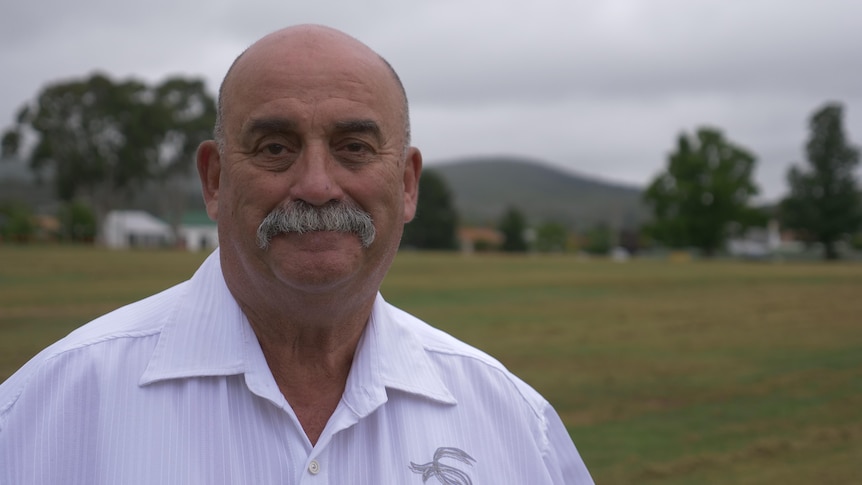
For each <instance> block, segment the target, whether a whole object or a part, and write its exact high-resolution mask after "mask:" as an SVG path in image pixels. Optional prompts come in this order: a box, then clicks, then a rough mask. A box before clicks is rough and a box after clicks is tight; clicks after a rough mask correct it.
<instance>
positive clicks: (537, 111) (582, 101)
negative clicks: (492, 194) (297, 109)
mask: <svg viewBox="0 0 862 485" xmlns="http://www.w3.org/2000/svg"><path fill="white" fill-rule="evenodd" d="M3 10H4V11H3V15H2V16H0V63H2V65H3V66H4V73H5V74H4V79H3V87H4V89H3V90H2V92H0V126H5V125H6V124H7V123H11V122H12V120H13V116H14V112H15V111H16V110H17V108H18V107H19V106H20V105H21V104H22V103H23V102H25V101H28V100H31V99H32V98H33V97H34V96H35V95H36V94H37V93H38V91H39V89H40V88H41V87H42V86H44V85H45V84H47V83H49V82H55V81H57V80H60V79H67V78H70V77H83V76H86V75H88V74H89V73H91V72H93V71H95V70H100V71H103V72H107V73H109V74H111V75H113V76H115V77H128V76H136V77H140V78H143V79H147V80H151V81H155V80H159V79H161V78H164V77H165V76H167V75H170V74H184V75H188V76H196V77H203V78H204V79H206V80H207V83H208V86H209V87H210V89H211V91H213V92H215V90H216V88H217V86H218V83H219V82H220V79H221V77H222V75H223V74H224V71H225V70H226V69H227V67H228V65H229V64H230V62H231V61H232V60H233V58H234V57H235V56H236V55H237V54H239V52H240V51H241V50H242V49H244V48H245V47H246V46H248V45H249V44H250V43H251V42H253V41H254V40H255V39H257V38H258V37H260V36H261V35H264V34H265V33H267V32H270V31H272V30H275V29H277V28H279V27H281V26H284V25H289V24H295V23H322V24H327V25H331V26H333V27H336V28H339V29H342V30H344V31H346V32H348V33H350V34H352V35H354V36H356V37H357V38H359V39H360V40H362V41H364V42H366V43H367V44H369V45H370V46H371V47H372V48H374V49H376V50H377V51H378V52H380V53H381V54H382V55H384V57H386V58H387V59H389V61H390V62H391V63H392V64H393V65H394V66H395V68H396V69H397V70H398V71H399V73H400V74H401V76H402V78H403V80H404V82H405V85H406V87H407V90H408V94H409V96H410V98H411V103H412V112H413V116H414V121H413V123H414V137H415V142H416V144H417V145H419V146H420V147H421V148H422V149H423V152H424V153H425V156H426V160H429V161H430V163H431V164H432V165H433V163H434V162H435V161H436V160H445V159H451V158H454V157H457V156H460V155H471V154H472V155H475V154H517V155H525V156H530V157H532V158H536V159H541V160H545V161H547V162H549V163H552V164H555V165H558V166H561V167H565V168H567V169H569V170H573V171H577V172H580V173H586V174H591V175H595V176H599V177H601V178H605V179H609V180H617V181H623V182H627V183H633V184H638V185H644V184H646V183H647V182H648V181H649V179H650V177H652V176H653V175H654V174H655V173H656V172H657V171H658V170H660V169H661V168H662V167H663V166H664V163H665V160H666V157H667V153H668V151H669V150H670V149H672V147H673V146H674V139H675V137H676V136H677V135H678V134H679V133H680V132H681V131H689V132H691V131H693V130H694V129H696V128H697V127H698V126H702V125H710V126H716V127H718V128H721V129H723V130H724V132H725V134H726V135H727V136H728V137H729V138H730V139H731V140H732V141H734V142H736V143H738V144H740V145H742V146H745V147H746V148H748V149H749V150H751V151H753V152H754V153H755V154H756V155H758V157H759V165H758V170H757V177H758V182H759V183H760V185H761V187H762V188H763V189H764V195H765V197H767V198H772V199H774V198H776V197H778V196H780V195H781V193H782V192H783V191H784V181H783V180H784V173H785V172H786V170H787V168H788V166H789V163H790V162H792V161H798V160H800V159H801V158H802V146H803V144H804V142H805V137H806V136H807V132H806V122H807V117H808V116H809V115H810V114H811V112H812V111H813V110H814V109H816V108H817V107H819V106H820V105H821V104H822V103H824V102H826V101H830V100H837V101H841V102H843V103H844V105H845V107H846V116H847V118H846V128H847V131H848V134H849V136H850V137H851V139H852V140H854V141H855V142H856V143H860V142H862V65H860V64H859V63H858V62H856V57H857V55H858V54H857V51H858V47H857V46H858V45H862V29H858V27H857V23H858V19H859V18H860V16H862V2H851V1H842V0H821V1H818V2H806V1H801V0H797V1H777V0H750V1H746V2H727V1H721V0H704V1H696V2H693V1H689V0H651V1H649V2H644V1H639V0H603V1H601V2H595V1H587V0H575V1H572V0H559V1H553V0H537V1H534V2H528V3H524V2H522V1H519V2H515V1H512V0H496V1H491V0H487V1H482V0H463V1H455V0H443V1H433V2H432V1H426V2H400V1H395V0H375V1H371V2H364V3H359V2H337V1H320V2H271V1H269V0H266V1H265V0H250V1H247V2H229V1H225V0H216V1H210V2H202V1H200V0H154V1H151V2H132V1H128V0H122V1H113V2H109V1H104V0H79V1H76V2H64V1H60V0H43V1H39V2H16V3H15V4H13V5H7V6H5V7H4V9H3Z"/></svg>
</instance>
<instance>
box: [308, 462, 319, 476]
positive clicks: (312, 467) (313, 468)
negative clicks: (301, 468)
mask: <svg viewBox="0 0 862 485" xmlns="http://www.w3.org/2000/svg"><path fill="white" fill-rule="evenodd" d="M308 473H311V474H312V475H317V474H318V473H320V463H318V462H317V460H311V463H309V464H308Z"/></svg>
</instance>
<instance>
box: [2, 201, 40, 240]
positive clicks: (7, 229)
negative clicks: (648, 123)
mask: <svg viewBox="0 0 862 485" xmlns="http://www.w3.org/2000/svg"><path fill="white" fill-rule="evenodd" d="M35 233H36V224H35V223H34V222H33V212H32V211H31V210H30V208H29V207H28V206H26V205H25V204H21V203H18V202H6V203H3V204H0V241H15V242H19V243H22V242H27V241H29V240H30V239H32V237H33V235H34V234H35Z"/></svg>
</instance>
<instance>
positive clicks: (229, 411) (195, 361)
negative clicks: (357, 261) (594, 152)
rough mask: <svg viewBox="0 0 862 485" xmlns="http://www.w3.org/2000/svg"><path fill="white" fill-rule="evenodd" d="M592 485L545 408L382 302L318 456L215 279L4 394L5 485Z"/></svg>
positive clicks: (118, 316)
mask: <svg viewBox="0 0 862 485" xmlns="http://www.w3.org/2000/svg"><path fill="white" fill-rule="evenodd" d="M413 483H415V484H421V483H428V484H434V483H444V484H476V485H479V484H495V485H496V484H530V485H536V484H546V483H547V484H551V483H553V484H563V483H565V484H589V483H592V479H591V478H590V476H589V473H588V472H587V470H586V468H585V466H584V463H583V461H582V460H581V458H580V456H579V454H578V452H577V450H576V449H575V446H574V444H573V443H572V441H571V439H570V437H569V435H568V434H567V432H566V429H565V427H564V426H563V424H562V422H561V421H560V419H559V417H558V416H557V413H556V412H555V411H554V410H553V409H552V408H551V406H550V405H549V404H548V402H547V401H546V400H545V399H543V398H542V397H541V396H540V395H539V394H538V393H536V392H535V391H534V390H533V389H532V388H530V387H529V386H528V385H526V384H525V383H524V382H522V381H521V380H520V379H518V378H517V377H515V376H513V375H512V374H511V373H509V372H508V371H507V370H506V369H505V368H503V366H502V365H501V364H500V363H498V362H497V361H495V360H494V359H492V358H491V357H489V356H487V355H486V354H484V353H482V352H480V351H478V350H476V349H474V348H472V347H470V346H468V345H466V344H464V343H462V342H459V341H458V340H456V339H454V338H452V337H451V336H449V335H447V334H445V333H443V332H441V331H439V330H436V329H434V328H432V327H430V326H428V325H427V324H425V323H424V322H422V321H420V320H418V319H416V318H415V317H412V316H410V315H408V314H407V313H404V312H403V311H401V310H399V309H397V308H395V307H393V306H391V305H389V304H387V303H386V302H385V301H384V300H383V299H382V297H380V295H378V297H377V300H376V302H375V304H374V308H373V310H372V314H371V317H370V319H369V321H368V325H367V327H366V330H365V332H364V334H363V336H362V339H361V340H360V343H359V347H358V348H357V351H356V354H355V357H354V361H353V365H352V367H351V371H350V375H349V377H348V380H347V386H346V389H345V391H344V394H343V396H342V399H341V401H340V403H339V404H338V407H337V408H336V410H335V412H334V413H333V415H332V417H331V418H330V419H329V422H328V423H327V425H326V428H325V429H324V431H323V433H322V435H321V436H320V438H319V440H318V442H317V443H316V445H315V446H312V445H311V443H310V441H309V440H308V438H307V437H306V435H305V433H304V432H303V431H302V428H301V426H300V425H299V422H298V420H297V418H296V415H295V414H294V413H293V411H292V409H291V407H290V405H289V404H288V403H287V402H286V401H285V399H284V397H283V396H282V394H281V393H280V391H279V389H278V386H277V385H276V383H275V380H274V379H273V376H272V374H271V373H270V371H269V367H268V366H267V364H266V361H265V360H264V357H263V353H262V352H261V349H260V345H259V343H258V341H257V339H256V337H255V335H254V333H253V332H252V329H251V327H250V326H249V324H248V321H247V320H246V318H245V316H244V315H243V313H242V311H241V310H240V309H239V306H238V305H237V303H236V302H235V300H234V299H233V297H232V296H231V294H230V292H229V291H228V289H227V286H226V285H225V282H224V278H223V276H222V273H221V266H220V264H219V256H218V250H216V251H215V252H214V253H213V255H211V256H210V257H209V258H208V259H207V261H206V262H205V263H204V264H203V265H202V266H201V268H200V269H199V270H198V271H197V272H196V273H195V275H194V277H193V278H192V279H191V280H189V281H186V282H184V283H181V284H179V285H177V286H175V287H173V288H170V289H168V290H166V291H164V292H162V293H159V294H157V295H154V296H152V297H149V298H147V299H144V300H141V301H139V302H136V303H133V304H131V305H128V306H125V307H123V308H120V309H118V310H116V311H114V312H111V313H109V314H107V315H105V316H103V317H101V318H98V319H96V320H94V321H92V322H90V323H89V324H87V325H84V326H83V327H81V328H79V329H78V330H76V331H74V332H73V333H71V334H70V335H69V336H67V337H66V338H64V339H62V340H60V341H59V342H57V343H56V344H54V345H52V346H51V347H48V348H47V349H45V350H44V351H43V352H41V353H40V354H39V355H37V356H36V357H34V358H33V359H32V360H31V361H30V362H28V363H27V364H25V365H24V367H22V368H21V369H20V370H19V371H18V372H17V373H16V374H14V375H13V376H12V377H10V378H9V379H8V380H7V381H6V382H4V383H3V384H2V385H0V484H2V485H7V484H82V485H83V484H86V485H97V484H183V485H189V484H206V485H214V484H254V485H261V484H355V485H372V484H374V485H379V484H399V485H402V484H404V485H406V484H413Z"/></svg>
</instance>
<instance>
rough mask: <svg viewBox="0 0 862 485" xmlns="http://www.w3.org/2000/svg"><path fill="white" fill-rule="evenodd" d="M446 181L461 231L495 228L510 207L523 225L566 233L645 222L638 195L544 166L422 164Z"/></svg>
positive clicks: (470, 161)
mask: <svg viewBox="0 0 862 485" xmlns="http://www.w3.org/2000/svg"><path fill="white" fill-rule="evenodd" d="M425 170H431V171H434V172H436V173H438V174H440V176H441V177H443V179H444V180H445V181H446V183H447V185H448V186H449V188H450V190H451V191H452V195H453V199H454V205H455V207H456V208H457V210H458V212H459V215H460V216H461V219H462V223H463V224H467V225H480V226H495V225H496V222H497V221H498V220H499V218H500V217H501V216H502V214H503V212H504V211H505V210H506V209H507V208H509V207H514V208H517V209H518V210H520V211H521V212H523V213H524V215H525V216H526V217H527V220H528V223H530V224H531V225H538V224H541V223H543V222H557V223H560V224H563V225H565V226H567V227H568V228H569V229H572V230H584V229H587V228H589V227H592V226H595V225H597V224H605V225H608V226H609V227H611V228H617V229H623V228H634V227H637V226H639V225H640V224H641V223H642V222H643V221H644V220H645V219H646V218H647V216H648V211H647V208H646V206H645V205H644V204H643V201H642V192H643V190H642V189H641V188H639V187H634V186H629V185H626V184H623V183H617V182H609V181H605V180H601V179H598V178H595V177H590V176H586V175H580V174H574V173H570V172H567V171H565V170H564V169H560V168H556V167H554V166H552V165H551V164H549V163H547V162H543V161H541V160H536V159H530V158H526V157H516V156H479V157H463V158H456V159H451V160H446V161H439V162H436V163H433V164H428V165H427V166H426V168H425Z"/></svg>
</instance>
